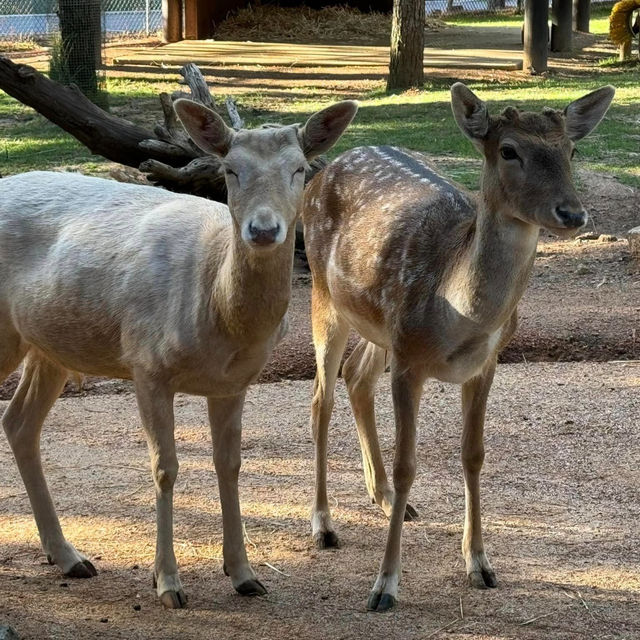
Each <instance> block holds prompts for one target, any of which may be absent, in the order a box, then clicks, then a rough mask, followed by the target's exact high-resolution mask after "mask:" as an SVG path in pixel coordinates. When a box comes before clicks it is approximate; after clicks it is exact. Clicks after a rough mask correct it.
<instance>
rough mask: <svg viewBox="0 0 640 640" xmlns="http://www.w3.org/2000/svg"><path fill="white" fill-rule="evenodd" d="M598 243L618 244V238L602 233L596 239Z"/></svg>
mask: <svg viewBox="0 0 640 640" xmlns="http://www.w3.org/2000/svg"><path fill="white" fill-rule="evenodd" d="M598 242H618V238H617V237H616V236H612V235H611V234H609V233H603V234H602V235H601V236H600V237H599V238H598Z"/></svg>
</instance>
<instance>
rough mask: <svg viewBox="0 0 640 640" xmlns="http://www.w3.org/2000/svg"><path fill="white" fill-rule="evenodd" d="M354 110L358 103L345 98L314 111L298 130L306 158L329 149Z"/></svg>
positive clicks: (345, 126) (350, 118)
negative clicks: (342, 100)
mask: <svg viewBox="0 0 640 640" xmlns="http://www.w3.org/2000/svg"><path fill="white" fill-rule="evenodd" d="M356 111H358V104H357V103H356V102H354V101H353V100H345V101H344V102H338V103H337V104H332V105H331V106H330V107H327V108H326V109H323V110H322V111H318V112H317V113H314V114H313V115H312V116H311V117H310V118H309V119H308V120H307V122H306V124H305V125H304V126H303V127H300V129H299V130H298V140H299V141H300V146H301V147H302V151H303V153H304V155H305V157H306V158H307V160H311V159H312V158H314V157H315V156H318V155H320V154H321V153H326V152H327V151H329V149H331V147H333V145H334V144H335V143H336V142H337V141H338V140H339V139H340V136H341V135H342V134H343V133H344V130H345V129H346V128H347V126H348V125H349V123H350V122H351V121H352V120H353V118H354V116H355V115H356Z"/></svg>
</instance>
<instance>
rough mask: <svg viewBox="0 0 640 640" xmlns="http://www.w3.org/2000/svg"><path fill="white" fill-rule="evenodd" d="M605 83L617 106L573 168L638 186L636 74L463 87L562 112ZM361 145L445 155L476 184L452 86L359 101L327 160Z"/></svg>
mask: <svg viewBox="0 0 640 640" xmlns="http://www.w3.org/2000/svg"><path fill="white" fill-rule="evenodd" d="M603 84H613V85H614V86H615V87H616V89H617V91H616V97H615V100H614V104H613V105H612V106H611V108H610V110H609V112H608V114H607V117H606V118H605V120H604V121H603V122H602V123H601V124H600V125H599V127H598V128H597V129H596V131H595V132H594V133H593V134H592V135H591V136H589V137H588V138H585V139H584V140H582V141H581V142H580V143H579V144H578V152H577V154H576V164H577V166H580V167H583V168H585V169H589V170H593V171H599V172H601V173H608V174H612V175H614V176H616V177H617V178H618V179H619V180H620V181H621V182H624V183H625V184H629V185H631V186H635V187H640V135H638V128H637V113H638V106H637V105H638V103H639V101H640V87H638V83H637V79H636V77H635V74H634V73H625V72H616V73H608V74H607V75H606V77H605V78H603V79H600V78H598V76H597V74H596V75H595V77H591V78H563V79H557V78H551V79H547V80H538V81H532V80H529V79H527V80H514V81H512V82H510V83H505V82H501V83H496V82H476V83H468V86H469V87H470V88H471V89H472V90H473V91H475V92H476V93H477V94H478V95H479V97H480V98H481V99H483V100H485V101H486V102H487V103H488V104H489V110H490V112H493V113H498V112H499V111H501V110H502V109H503V108H504V107H506V106H507V105H516V106H518V107H520V108H522V109H527V110H534V111H539V110H540V109H542V107H543V106H549V107H554V108H558V109H562V108H564V107H565V106H566V105H567V104H568V103H569V102H571V101H572V100H575V99H577V98H579V97H581V96H582V95H584V94H585V93H588V92H589V91H591V90H593V89H597V88H598V87H600V86H602V85H603ZM322 104H323V103H321V102H316V101H309V102H299V103H297V104H295V105H292V110H291V112H290V113H289V114H287V113H283V114H277V115H274V114H268V115H265V116H263V118H262V120H264V121H273V120H274V117H279V119H281V120H282V121H284V122H299V121H300V120H301V119H302V118H303V117H304V115H306V114H308V113H310V112H312V111H314V110H315V109H318V108H320V107H321V106H322ZM258 120H260V119H258ZM365 144H366V145H377V144H394V145H398V146H404V147H408V148H410V149H416V150H419V151H425V152H427V153H429V154H433V155H437V156H441V157H445V160H443V161H442V165H443V167H444V168H445V169H446V170H447V171H448V173H450V174H451V175H452V177H454V178H455V179H457V180H459V181H460V182H462V183H463V184H465V185H467V186H469V187H471V188H477V186H478V178H479V167H480V162H479V155H478V153H477V152H476V151H475V149H474V148H473V146H472V145H471V143H470V142H469V141H468V140H467V139H466V138H464V137H463V135H462V134H461V133H460V132H459V130H458V128H457V126H456V124H455V122H454V120H453V117H452V116H451V107H450V101H449V81H442V82H439V83H438V82H435V83H430V84H429V85H427V86H426V87H425V91H424V92H420V93H417V92H416V93H406V94H399V95H385V94H384V91H383V90H382V89H379V90H377V91H374V92H371V93H369V94H368V95H365V96H363V98H362V99H361V100H360V110H359V112H358V116H357V117H356V120H355V122H354V123H353V124H352V125H351V126H350V127H349V129H348V130H347V132H346V133H345V135H344V136H343V137H342V139H341V140H340V141H339V142H338V144H337V145H336V147H335V148H334V149H333V150H332V151H331V154H330V155H332V156H334V155H337V154H338V153H340V152H342V151H344V150H346V149H349V148H351V147H354V146H358V145H365ZM446 158H450V160H446Z"/></svg>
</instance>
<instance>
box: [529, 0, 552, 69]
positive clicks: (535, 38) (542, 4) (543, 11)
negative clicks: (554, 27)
mask: <svg viewBox="0 0 640 640" xmlns="http://www.w3.org/2000/svg"><path fill="white" fill-rule="evenodd" d="M548 20H549V6H548V4H547V2H546V0H544V1H543V0H525V3H524V56H523V62H522V67H523V69H525V70H529V71H530V72H531V74H533V75H537V74H539V73H545V72H546V71H547V68H548V67H547V59H548V53H547V50H548V44H547V43H548V40H549V26H548Z"/></svg>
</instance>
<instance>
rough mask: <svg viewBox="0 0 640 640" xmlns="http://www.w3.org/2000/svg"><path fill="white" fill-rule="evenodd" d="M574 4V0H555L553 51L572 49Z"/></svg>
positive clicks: (552, 29) (552, 35) (552, 28)
mask: <svg viewBox="0 0 640 640" xmlns="http://www.w3.org/2000/svg"><path fill="white" fill-rule="evenodd" d="M572 4H573V3H572V0H553V23H552V25H551V51H559V52H560V51H571V36H572V33H573V29H572V26H573V25H572V21H573V6H572Z"/></svg>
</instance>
